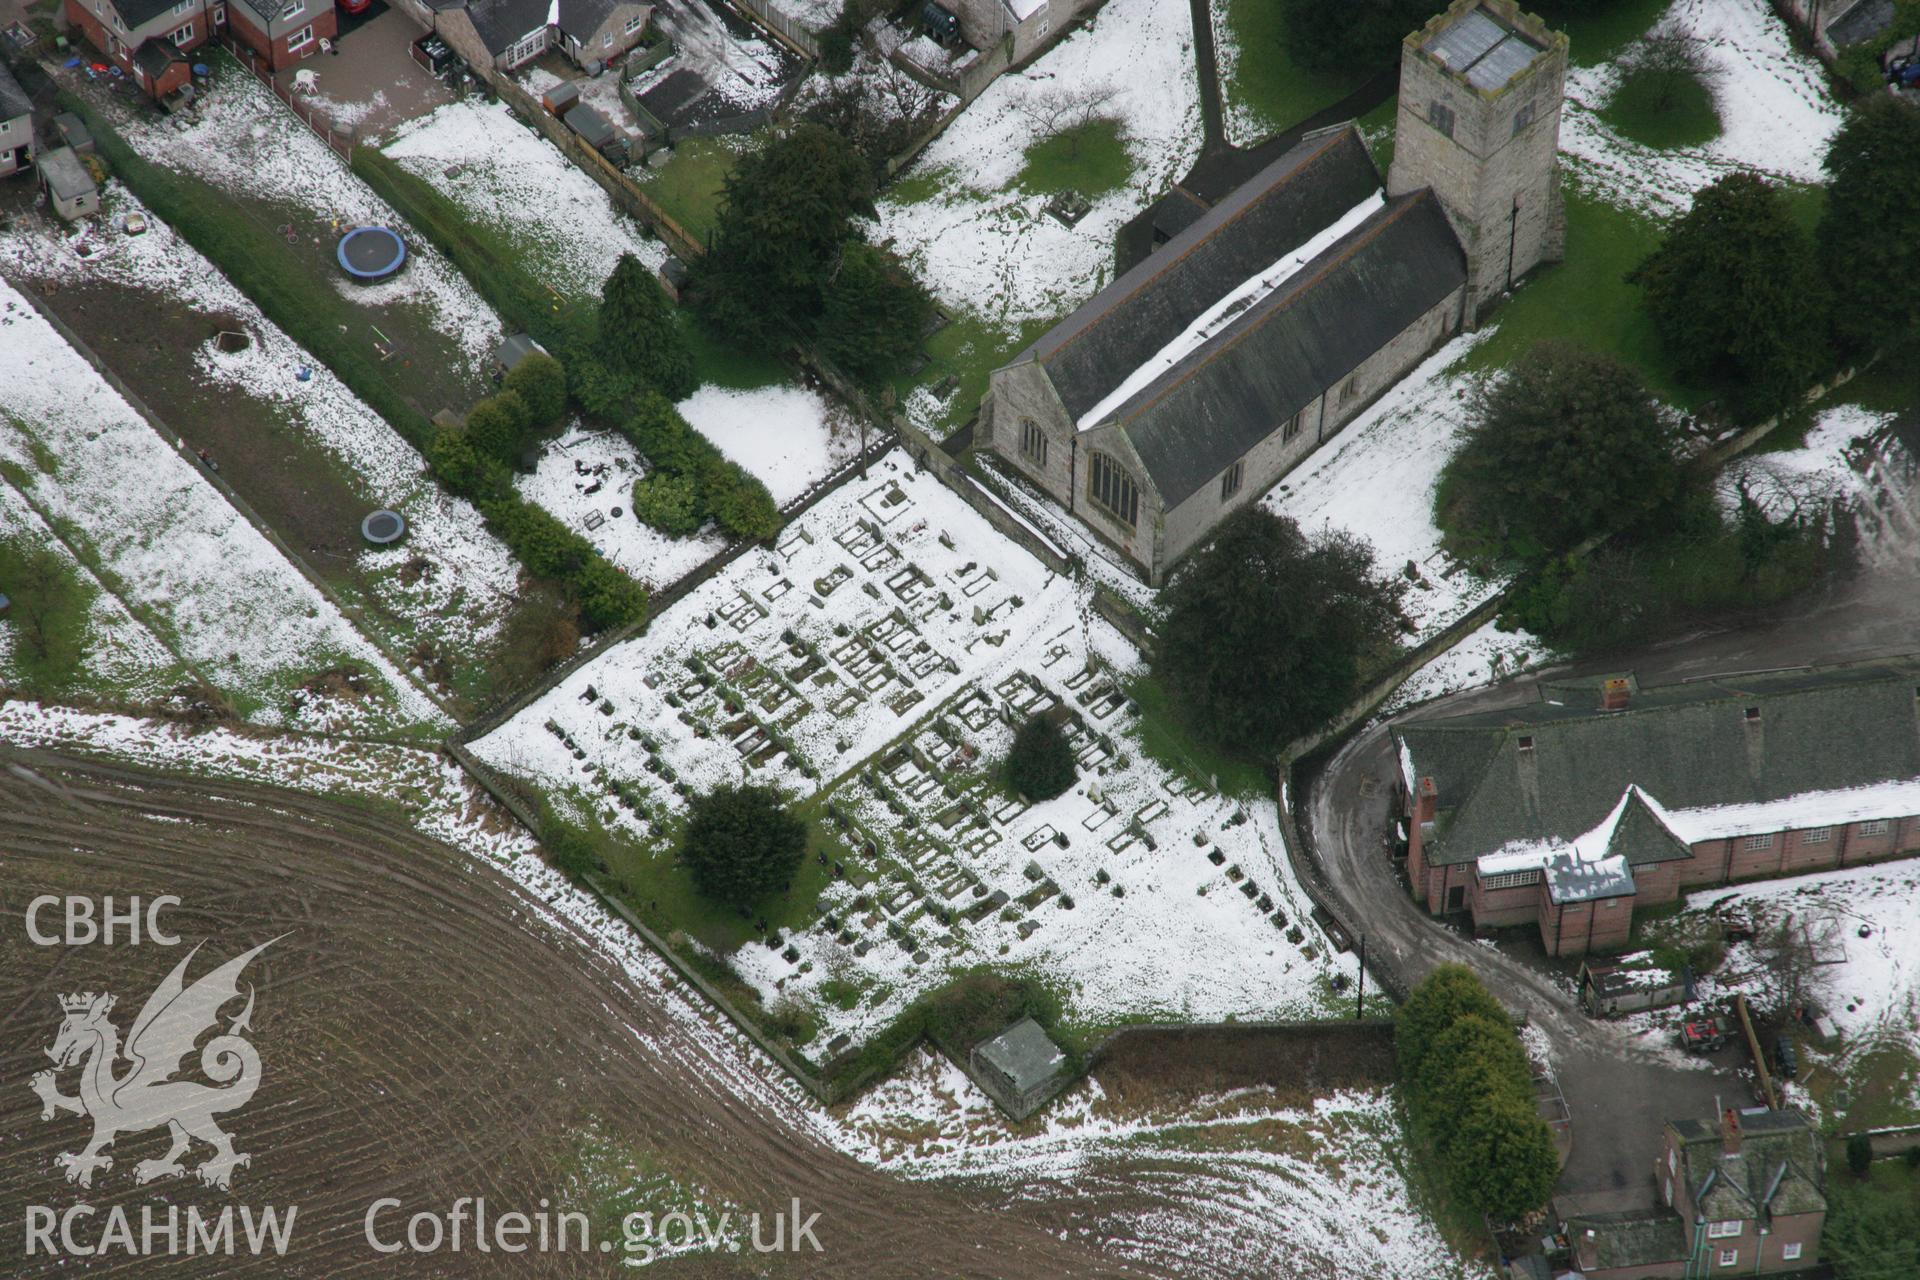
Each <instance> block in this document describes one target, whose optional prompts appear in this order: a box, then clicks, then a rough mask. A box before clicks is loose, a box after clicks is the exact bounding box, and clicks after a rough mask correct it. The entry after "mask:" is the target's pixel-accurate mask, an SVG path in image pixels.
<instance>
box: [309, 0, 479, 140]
mask: <svg viewBox="0 0 1920 1280" xmlns="http://www.w3.org/2000/svg"><path fill="white" fill-rule="evenodd" d="M344 21H345V23H346V25H347V31H346V34H344V35H342V36H341V37H340V38H339V39H338V40H337V41H335V43H334V46H333V47H334V51H333V52H332V53H316V54H315V55H314V56H313V57H311V58H305V59H302V60H301V61H300V62H297V63H295V64H294V65H293V66H290V67H283V68H281V69H280V71H278V72H277V73H275V79H277V80H278V81H279V82H280V83H281V84H283V85H287V86H289V87H297V86H296V82H295V80H294V77H295V76H296V75H298V74H299V73H301V72H303V71H311V72H312V73H313V79H314V82H315V88H314V90H313V92H312V94H311V100H312V102H313V103H314V105H315V106H317V107H319V108H320V109H321V110H322V111H324V112H326V113H327V114H328V115H329V116H331V117H332V118H333V121H334V123H335V126H336V127H338V128H341V129H351V130H352V131H353V132H354V133H355V135H356V136H357V137H358V138H360V139H361V140H363V141H364V140H368V139H373V138H378V137H382V136H384V135H385V134H386V133H387V132H389V131H390V130H392V129H393V128H394V127H395V126H396V125H399V124H402V123H404V122H406V121H408V120H411V119H413V118H415V117H416V116H423V115H426V114H427V113H428V112H430V111H432V110H433V109H434V108H436V107H439V106H442V105H444V104H446V103H449V102H452V101H453V92H452V90H450V89H448V88H447V86H446V85H445V84H443V83H441V82H440V81H439V80H438V79H436V78H435V77H434V76H433V75H431V74H430V73H429V72H428V71H427V69H426V68H425V67H423V66H421V65H420V64H419V63H417V62H415V61H414V60H413V58H412V56H411V55H410V54H409V52H408V50H409V48H410V47H411V46H412V44H413V42H414V41H415V40H417V39H419V38H420V37H421V36H422V35H424V34H425V31H424V29H423V28H422V27H421V26H420V24H419V23H417V22H415V21H414V20H413V19H412V18H410V17H408V16H407V15H406V14H405V13H403V12H401V11H400V10H399V9H396V8H391V7H389V6H386V5H383V4H381V3H380V0H375V3H374V11H373V12H371V13H370V16H368V17H366V18H364V19H360V20H357V21H356V20H352V19H347V20H344Z"/></svg>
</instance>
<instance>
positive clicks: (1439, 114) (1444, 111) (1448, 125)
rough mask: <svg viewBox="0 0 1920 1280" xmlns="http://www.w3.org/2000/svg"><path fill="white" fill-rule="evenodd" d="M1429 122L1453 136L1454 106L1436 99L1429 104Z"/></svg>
mask: <svg viewBox="0 0 1920 1280" xmlns="http://www.w3.org/2000/svg"><path fill="white" fill-rule="evenodd" d="M1427 123H1428V124H1430V125H1432V126H1433V127H1434V128H1436V129H1438V130H1439V131H1440V132H1442V133H1444V134H1446V135H1447V136H1448V137H1449V138H1451V137H1452V136H1453V108H1452V107H1449V106H1448V105H1447V104H1446V103H1444V102H1441V101H1440V100H1439V99H1437V98H1436V99H1435V100H1434V101H1432V102H1429V103H1428V104H1427Z"/></svg>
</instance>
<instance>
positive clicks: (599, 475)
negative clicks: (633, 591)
mask: <svg viewBox="0 0 1920 1280" xmlns="http://www.w3.org/2000/svg"><path fill="white" fill-rule="evenodd" d="M645 474H646V467H644V466H643V465H641V462H640V454H639V452H638V451H637V450H636V449H635V448H634V447H633V446H632V445H631V444H629V443H628V442H627V441H626V440H625V439H624V438H622V437H620V436H617V435H614V434H613V433H612V432H610V431H593V430H589V429H587V428H585V427H575V428H574V429H573V430H570V431H568V432H567V433H566V434H564V435H562V436H560V437H559V438H558V439H556V440H553V441H552V442H550V443H549V444H548V445H547V447H546V449H545V451H544V452H542V453H541V455H540V462H539V465H538V466H537V467H536V468H535V469H534V470H533V472H532V473H531V474H529V475H523V476H521V477H520V478H519V481H518V485H519V489H520V496H521V497H523V498H525V499H526V500H527V501H528V502H533V503H537V504H539V505H540V506H542V507H545V508H546V509H547V510H548V511H549V512H551V513H552V514H553V515H554V516H555V517H557V518H558V519H559V520H560V521H561V522H563V523H564V524H565V525H566V526H567V527H568V528H570V529H572V530H574V531H575V532H576V533H579V534H580V535H581V536H582V537H584V538H586V539H587V540H588V541H590V542H592V543H593V545H594V546H595V547H596V548H598V549H599V552H600V554H601V555H603V556H605V557H606V558H607V559H609V560H611V561H613V563H614V564H616V565H618V566H619V567H620V568H622V569H624V570H625V571H626V572H627V574H628V575H629V576H630V577H632V578H633V579H634V580H635V581H637V582H642V583H645V584H646V585H647V586H648V587H649V588H650V589H652V590H655V591H658V590H660V589H661V588H662V587H665V586H667V585H668V584H670V583H673V582H677V581H679V580H680V579H681V578H684V577H685V576H686V575H687V574H689V573H691V572H692V571H693V570H694V569H696V568H698V567H699V566H700V565H701V564H704V563H705V562H706V561H707V560H708V559H709V558H711V557H713V556H716V555H718V554H719V553H720V552H721V551H722V550H724V549H725V548H726V545H727V538H726V535H725V534H723V533H721V532H720V531H719V529H718V527H717V526H715V525H713V524H712V523H708V524H707V525H706V526H705V527H704V528H702V529H701V530H700V531H699V532H698V533H696V534H694V535H692V536H691V537H686V538H669V537H668V536H667V535H666V534H664V533H661V532H660V531H659V530H657V529H654V528H653V527H651V526H650V525H646V524H643V523H641V521H640V520H639V519H637V518H636V517H635V516H634V514H633V482H634V481H635V480H638V479H639V478H640V477H641V476H643V475H645ZM615 511H618V512H619V513H620V514H618V515H615V514H614V512H615Z"/></svg>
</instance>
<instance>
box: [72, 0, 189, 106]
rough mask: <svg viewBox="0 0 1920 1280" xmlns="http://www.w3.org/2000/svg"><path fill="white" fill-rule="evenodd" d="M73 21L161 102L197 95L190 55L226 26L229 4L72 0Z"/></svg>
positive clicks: (171, 102)
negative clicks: (190, 52)
mask: <svg viewBox="0 0 1920 1280" xmlns="http://www.w3.org/2000/svg"><path fill="white" fill-rule="evenodd" d="M66 14H67V21H68V22H70V23H72V24H73V25H74V26H76V27H78V28H79V29H80V30H81V32H83V33H84V34H85V35H86V38H87V41H88V43H90V44H91V45H93V47H94V48H96V49H98V50H99V51H100V52H101V53H102V54H104V55H105V56H106V59H107V60H108V61H109V62H111V63H113V64H114V65H115V66H117V67H119V68H120V69H121V70H122V71H124V72H126V73H127V75H128V77H130V78H131V79H132V80H133V82H134V83H135V84H137V85H139V86H140V87H141V89H143V90H145V91H146V94H147V96H148V97H150V98H153V99H154V100H155V101H157V102H161V103H164V104H167V105H170V106H177V105H179V104H180V103H183V102H185V101H187V100H188V99H189V98H191V97H192V95H193V88H192V84H191V81H192V79H193V66H192V62H191V60H190V59H189V58H188V57H187V53H188V51H190V50H193V49H197V48H199V47H200V46H201V45H203V44H205V43H206V42H207V41H208V40H209V39H211V38H212V37H213V35H214V33H215V32H216V31H217V30H218V29H219V28H220V27H221V26H223V25H224V24H225V23H226V20H227V6H226V4H225V2H224V0H211V3H210V2H209V0H66Z"/></svg>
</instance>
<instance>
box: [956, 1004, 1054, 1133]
mask: <svg viewBox="0 0 1920 1280" xmlns="http://www.w3.org/2000/svg"><path fill="white" fill-rule="evenodd" d="M968 1056H969V1060H970V1061H969V1065H970V1066H971V1067H972V1068H973V1077H974V1079H975V1080H977V1081H978V1082H979V1083H980V1086H981V1087H982V1088H984V1089H985V1090H986V1091H987V1093H988V1094H989V1095H990V1096H991V1097H992V1098H993V1100H994V1101H995V1102H997V1103H999V1104H1000V1105H1001V1106H1002V1107H1004V1108H1005V1109H1006V1111H1007V1113H1008V1114H1009V1115H1011V1116H1012V1117H1013V1118H1014V1119H1015V1120H1024V1119H1026V1118H1027V1117H1028V1116H1030V1115H1032V1114H1033V1113H1034V1112H1035V1111H1037V1110H1039V1109H1040V1105H1041V1104H1042V1103H1044V1102H1045V1101H1046V1100H1047V1099H1048V1098H1050V1097H1052V1096H1053V1095H1054V1093H1055V1091H1057V1090H1058V1089H1059V1088H1060V1086H1061V1085H1062V1084H1064V1083H1065V1078H1066V1067H1067V1055H1066V1054H1065V1053H1064V1052H1062V1050H1061V1049H1060V1046H1059V1045H1056V1044H1055V1043H1054V1042H1053V1041H1052V1040H1051V1039H1049V1038H1048V1036H1047V1033H1046V1031H1045V1030H1044V1029H1042V1028H1041V1026H1040V1024H1039V1023H1037V1022H1035V1021H1034V1020H1033V1019H1032V1018H1022V1019H1020V1021H1018V1022H1016V1023H1014V1024H1013V1025H1012V1026H1011V1027H1008V1028H1007V1029H1006V1030H1005V1031H1002V1032H1001V1033H1000V1034H999V1035H997V1036H995V1037H994V1038H993V1039H991V1040H986V1041H983V1042H981V1043H980V1044H978V1045H975V1046H974V1049H973V1052H972V1053H971V1054H970V1055H968Z"/></svg>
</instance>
